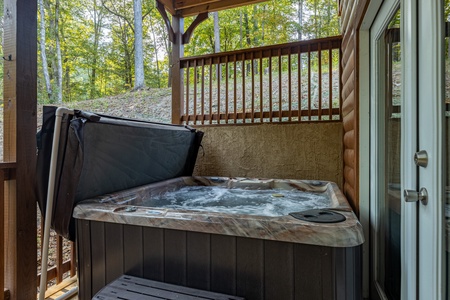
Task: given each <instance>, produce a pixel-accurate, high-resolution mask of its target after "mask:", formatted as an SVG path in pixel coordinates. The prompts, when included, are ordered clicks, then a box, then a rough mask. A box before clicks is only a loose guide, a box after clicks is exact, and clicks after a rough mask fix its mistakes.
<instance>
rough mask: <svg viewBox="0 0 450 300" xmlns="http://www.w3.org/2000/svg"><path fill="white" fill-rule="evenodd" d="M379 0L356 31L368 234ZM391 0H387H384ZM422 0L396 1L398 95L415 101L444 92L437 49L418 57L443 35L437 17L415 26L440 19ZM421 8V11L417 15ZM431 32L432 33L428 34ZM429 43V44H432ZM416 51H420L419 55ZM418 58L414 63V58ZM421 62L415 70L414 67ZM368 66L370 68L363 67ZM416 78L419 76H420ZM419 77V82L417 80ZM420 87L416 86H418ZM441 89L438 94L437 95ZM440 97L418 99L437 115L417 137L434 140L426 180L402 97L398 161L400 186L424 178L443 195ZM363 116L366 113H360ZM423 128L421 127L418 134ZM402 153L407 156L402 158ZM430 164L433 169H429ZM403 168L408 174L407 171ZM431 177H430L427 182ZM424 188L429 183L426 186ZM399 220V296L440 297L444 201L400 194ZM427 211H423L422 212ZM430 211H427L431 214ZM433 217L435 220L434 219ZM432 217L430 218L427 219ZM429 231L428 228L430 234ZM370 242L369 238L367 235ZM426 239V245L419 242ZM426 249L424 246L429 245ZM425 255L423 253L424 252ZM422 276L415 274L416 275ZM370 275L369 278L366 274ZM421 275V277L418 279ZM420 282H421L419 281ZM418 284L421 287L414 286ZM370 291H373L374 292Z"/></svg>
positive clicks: (436, 195)
mask: <svg viewBox="0 0 450 300" xmlns="http://www.w3.org/2000/svg"><path fill="white" fill-rule="evenodd" d="M382 2H383V1H380V0H372V1H370V3H369V7H368V9H367V13H366V15H365V17H364V19H363V21H362V23H361V27H360V31H359V36H358V39H359V43H358V46H359V55H360V62H359V74H360V81H359V93H358V95H359V99H360V102H359V113H360V116H361V118H360V121H359V125H360V144H359V146H360V150H361V151H360V157H359V159H360V169H359V172H360V183H361V184H360V197H361V200H360V212H361V215H360V217H361V223H362V224H363V227H365V234H366V236H368V235H369V234H370V235H371V236H372V235H373V234H374V233H375V228H376V227H375V228H374V225H377V224H373V213H374V209H375V208H376V207H374V205H375V202H376V201H375V199H377V196H378V195H377V189H375V188H374V187H376V183H374V179H375V178H376V176H375V175H376V173H375V171H374V169H375V168H374V167H375V166H377V162H376V161H373V156H374V153H373V152H374V151H371V149H375V145H376V142H377V141H376V139H375V138H374V136H375V134H373V132H372V131H371V128H377V127H376V126H374V125H376V123H377V122H376V121H375V120H374V116H373V114H371V111H372V112H373V109H374V108H375V107H374V104H373V101H371V99H373V98H372V97H373V94H374V91H373V89H372V87H371V77H373V63H372V57H371V54H370V53H371V37H370V28H371V27H372V25H373V24H374V21H375V19H376V16H377V12H378V13H379V12H381V11H382V5H383V3H382ZM384 2H390V1H384ZM431 2H432V3H430V1H427V0H417V1H404V0H402V1H401V9H402V15H403V16H402V19H401V20H402V21H401V27H402V29H401V32H402V34H401V39H402V60H403V62H404V63H403V67H402V76H403V77H402V78H403V79H402V99H403V101H410V102H416V103H417V102H418V99H419V97H421V99H423V98H425V97H428V98H430V97H432V98H437V99H442V98H440V97H443V96H445V94H444V93H443V90H444V84H443V83H442V79H440V78H444V77H443V71H444V70H443V66H442V60H441V62H439V61H437V59H438V58H440V56H439V55H436V53H431V54H432V55H429V57H430V58H431V59H432V60H434V61H432V62H430V61H425V60H423V59H422V57H421V56H422V55H424V54H425V55H426V53H427V52H428V53H430V52H431V51H435V52H436V49H442V47H443V45H442V41H443V33H442V30H443V28H444V27H443V25H442V24H440V25H439V22H430V23H426V22H425V23H426V24H425V26H424V25H421V27H419V26H418V25H419V23H418V22H419V21H418V20H419V17H420V18H422V20H427V19H428V20H430V19H431V20H442V19H443V18H442V16H441V11H442V7H441V5H442V2H441V1H437V3H435V1H431ZM418 12H420V16H419V15H418V14H419V13H418ZM430 32H431V33H432V34H430ZM419 34H420V37H421V43H419V40H418V36H419ZM430 49H434V50H431V51H430ZM418 53H420V54H421V56H420V59H419V55H418ZM417 62H419V65H418V64H417ZM419 68H420V72H419V71H418V70H419ZM424 68H429V70H427V71H426V72H428V74H432V76H424V75H422V76H423V77H421V78H419V77H418V75H417V74H424V73H423V72H422V71H424ZM368 69H370V70H371V71H370V72H367V70H368ZM419 79H420V81H419ZM418 83H419V84H418ZM419 87H420V89H419ZM440 93H442V95H440ZM439 103H442V102H439V101H434V103H433V105H425V107H422V106H424V101H421V104H422V106H419V110H420V112H424V111H428V112H427V114H428V115H431V116H437V117H436V118H431V120H433V124H432V127H431V128H432V132H434V134H429V132H428V138H429V140H431V142H430V141H427V142H425V141H422V142H423V143H428V144H429V145H435V147H434V149H433V150H429V155H430V159H431V158H434V159H433V160H432V162H431V161H430V162H431V166H430V167H429V169H428V170H426V171H427V172H421V175H420V176H421V177H428V180H429V181H428V182H427V183H425V182H423V180H424V179H422V180H421V184H417V182H418V179H419V175H418V171H417V167H416V166H415V164H414V163H413V159H412V158H413V156H414V153H415V152H416V151H418V148H419V147H417V146H408V145H418V132H417V119H418V118H417V115H418V113H419V111H418V108H417V107H418V105H405V104H406V103H402V111H403V116H408V117H406V118H405V117H404V118H403V119H405V120H409V123H407V122H405V121H404V122H403V124H402V139H405V140H402V156H403V157H404V158H405V159H404V161H403V162H402V166H401V168H402V176H403V177H402V188H405V187H407V188H410V189H416V190H417V189H418V188H419V187H420V186H424V185H425V184H427V185H429V186H430V187H429V188H430V189H432V190H433V191H435V192H433V194H432V195H430V197H431V198H433V199H443V198H442V197H443V196H444V195H445V194H444V191H443V188H442V187H443V185H444V182H443V175H444V174H445V173H444V172H443V170H442V166H443V164H442V163H443V155H444V152H443V131H444V129H443V128H444V127H443V120H444V118H443V110H442V106H441V105H440V104H439ZM364 116H367V118H365V117H364ZM423 135H424V134H423V133H422V136H423ZM406 158H407V159H406ZM431 169H432V170H431ZM405 174H408V176H406V175H405ZM430 181H432V182H431V183H430ZM427 188H428V186H427ZM418 210H420V213H421V214H423V215H424V216H422V219H421V222H422V221H423V218H424V217H425V218H427V219H428V221H429V224H427V225H426V226H424V227H422V223H421V228H419V229H418V230H421V233H420V234H421V236H422V237H423V236H425V237H426V238H428V241H427V242H422V246H420V247H421V248H418V246H417V245H418V244H417V234H414V232H417V217H416V216H417V215H418V214H419V211H418ZM402 213H403V215H402V226H403V228H407V229H406V230H402V237H401V243H402V256H403V261H404V262H408V263H407V264H406V263H402V269H401V271H402V299H443V297H444V296H445V284H444V283H445V273H444V268H443V263H444V257H443V255H444V253H445V252H444V251H445V249H444V246H445V245H444V243H443V241H444V231H443V228H442V227H443V217H444V214H443V204H442V201H440V200H439V201H438V200H434V204H431V206H430V204H429V205H428V206H427V207H424V206H422V205H419V204H413V203H408V205H405V203H404V199H403V196H402ZM424 213H427V214H428V216H425V214H424ZM430 215H431V217H430ZM433 220H434V221H433ZM430 221H431V222H430ZM430 232H431V234H430ZM371 243H372V240H371ZM423 245H425V248H424V246H423ZM430 245H434V246H431V250H430V249H427V248H430V247H429V246H430ZM373 249H374V248H373V245H367V244H366V245H364V246H363V251H364V254H365V255H364V257H363V274H364V278H365V280H364V286H363V295H364V297H365V298H367V297H369V292H370V285H371V282H372V279H373V277H372V276H373V274H372V270H371V267H372V266H373V265H372V261H371V259H372V255H373ZM418 250H419V251H418ZM417 255H422V258H421V259H420V266H419V265H417V260H416V257H417ZM423 257H425V258H423ZM418 269H420V270H421V271H423V272H421V273H420V274H419V275H417V276H416V274H417V270H418ZM418 276H421V278H420V279H417V278H418ZM369 278H370V279H369ZM419 280H420V281H419ZM418 282H420V285H419V284H418ZM419 287H420V289H419ZM370 294H372V297H373V296H374V293H370Z"/></svg>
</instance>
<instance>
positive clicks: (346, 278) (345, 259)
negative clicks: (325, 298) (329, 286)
mask: <svg viewBox="0 0 450 300" xmlns="http://www.w3.org/2000/svg"><path fill="white" fill-rule="evenodd" d="M333 251H334V252H335V255H334V257H335V262H334V264H335V268H336V272H335V276H336V278H335V293H336V299H337V300H359V299H362V277H361V275H362V269H361V268H362V265H361V260H362V257H361V255H362V253H361V246H357V247H352V248H334V249H333Z"/></svg>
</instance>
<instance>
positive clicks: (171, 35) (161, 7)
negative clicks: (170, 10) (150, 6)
mask: <svg viewBox="0 0 450 300" xmlns="http://www.w3.org/2000/svg"><path fill="white" fill-rule="evenodd" d="M156 9H158V11H159V13H160V14H161V17H162V18H163V20H164V24H166V28H167V33H168V34H169V41H171V42H172V43H174V42H175V35H174V32H173V27H172V24H171V23H170V20H169V16H168V15H167V13H166V10H165V9H164V4H163V3H162V2H161V0H156Z"/></svg>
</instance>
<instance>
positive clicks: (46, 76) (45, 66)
mask: <svg viewBox="0 0 450 300" xmlns="http://www.w3.org/2000/svg"><path fill="white" fill-rule="evenodd" d="M39 10H40V13H41V24H40V25H41V34H40V37H41V40H40V46H41V57H42V72H43V73H44V79H45V88H46V90H47V96H48V98H49V99H51V96H52V85H51V83H50V75H49V73H48V62H47V54H46V50H45V9H44V0H39Z"/></svg>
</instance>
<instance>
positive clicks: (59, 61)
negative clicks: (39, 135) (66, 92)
mask: <svg viewBox="0 0 450 300" xmlns="http://www.w3.org/2000/svg"><path fill="white" fill-rule="evenodd" d="M55 40H56V60H57V64H58V65H57V70H56V85H57V87H58V103H59V104H62V102H63V100H62V93H63V89H62V72H63V70H62V59H61V43H60V40H59V0H56V3H55Z"/></svg>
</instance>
